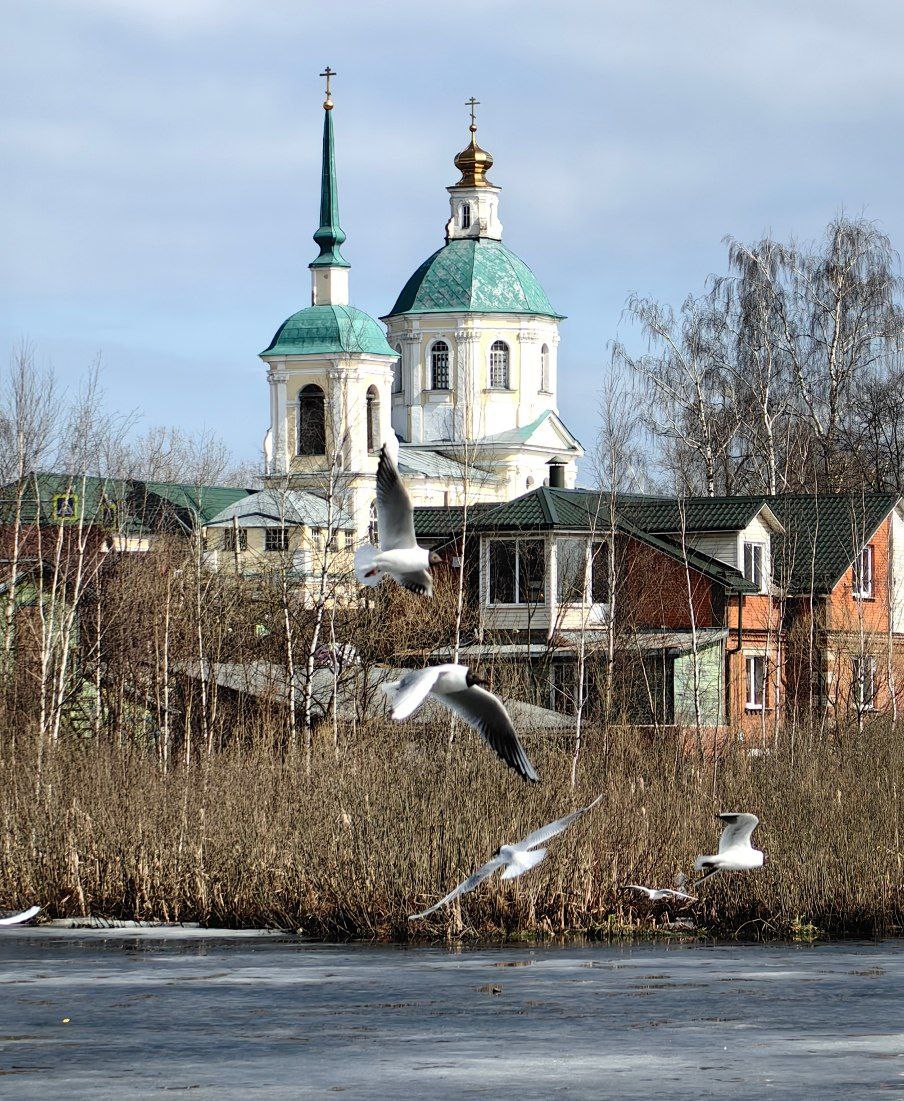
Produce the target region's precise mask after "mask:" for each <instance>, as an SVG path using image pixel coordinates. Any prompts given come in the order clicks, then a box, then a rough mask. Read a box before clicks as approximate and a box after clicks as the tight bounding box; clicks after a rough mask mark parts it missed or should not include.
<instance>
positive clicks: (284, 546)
mask: <svg viewBox="0 0 904 1101" xmlns="http://www.w3.org/2000/svg"><path fill="white" fill-rule="evenodd" d="M277 535H278V536H280V538H279V540H278V541H277V540H276V539H275V538H274V537H275V536H277ZM271 542H278V544H279V545H278V546H271V545H270V544H271ZM288 549H289V529H288V528H287V527H285V526H284V525H283V526H280V527H272V526H271V527H266V528H264V550H265V551H266V552H267V553H268V554H279V553H285V552H286V551H287V550H288Z"/></svg>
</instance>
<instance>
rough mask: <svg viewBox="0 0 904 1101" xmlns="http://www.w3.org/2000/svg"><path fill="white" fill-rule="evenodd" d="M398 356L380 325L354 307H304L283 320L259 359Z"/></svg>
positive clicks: (394, 357)
mask: <svg viewBox="0 0 904 1101" xmlns="http://www.w3.org/2000/svg"><path fill="white" fill-rule="evenodd" d="M356 354H357V355H372V356H391V357H392V358H393V359H397V358H398V355H397V353H396V352H394V351H393V350H392V348H390V346H389V344H388V343H387V341H386V334H385V333H384V331H383V327H382V325H380V323H379V322H378V321H375V320H374V318H372V317H371V316H370V314H367V313H365V312H364V311H363V310H358V309H356V308H355V307H354V306H308V308H307V309H305V310H299V311H298V313H293V314H292V316H291V317H290V318H287V319H286V320H285V321H284V322H283V323H282V325H280V327H279V328H278V329H277V330H276V335H275V336H274V337H273V339H272V340H271V341H270V344H269V346H268V347H267V348H265V349H264V351H262V352H261V355H262V356H313V355H356Z"/></svg>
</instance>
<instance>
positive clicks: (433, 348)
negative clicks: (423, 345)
mask: <svg viewBox="0 0 904 1101" xmlns="http://www.w3.org/2000/svg"><path fill="white" fill-rule="evenodd" d="M440 345H442V350H439V346H440ZM443 354H445V357H446V362H445V366H444V367H441V368H440V370H444V371H445V381H446V385H445V386H437V385H436V377H437V364H436V362H435V357H436V356H438V355H443ZM429 356H430V380H429V381H430V386H429V387H428V389H430V390H435V391H437V392H439V393H441V394H445V393H448V392H449V391H450V390H451V389H452V347H451V345H450V344H449V341H448V340H443V338H442V337H437V338H436V340H434V341H433V343H432V344H431V345H430V351H429Z"/></svg>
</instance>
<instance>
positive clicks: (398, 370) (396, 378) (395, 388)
mask: <svg viewBox="0 0 904 1101" xmlns="http://www.w3.org/2000/svg"><path fill="white" fill-rule="evenodd" d="M396 355H397V356H398V357H399V358H398V359H397V360H396V361H395V363H393V365H392V392H393V393H394V394H401V392H402V346H401V344H397V345H396Z"/></svg>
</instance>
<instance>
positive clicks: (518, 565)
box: [489, 539, 546, 604]
mask: <svg viewBox="0 0 904 1101" xmlns="http://www.w3.org/2000/svg"><path fill="white" fill-rule="evenodd" d="M489 573H490V603H491V604H542V603H543V601H544V600H545V598H546V597H545V593H546V584H545V581H546V547H545V544H544V542H543V540H542V539H492V540H490V544H489Z"/></svg>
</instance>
